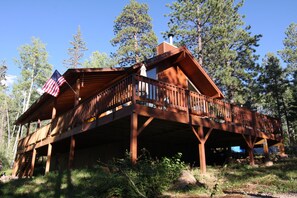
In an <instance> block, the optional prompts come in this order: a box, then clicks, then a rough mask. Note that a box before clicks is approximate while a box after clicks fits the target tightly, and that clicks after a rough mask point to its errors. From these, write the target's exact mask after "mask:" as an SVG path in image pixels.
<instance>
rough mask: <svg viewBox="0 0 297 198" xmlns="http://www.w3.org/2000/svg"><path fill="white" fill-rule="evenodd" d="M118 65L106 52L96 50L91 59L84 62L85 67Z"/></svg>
mask: <svg viewBox="0 0 297 198" xmlns="http://www.w3.org/2000/svg"><path fill="white" fill-rule="evenodd" d="M115 65H116V63H115V60H114V59H112V58H110V57H109V56H108V55H107V54H106V53H100V52H99V51H95V52H93V53H92V55H91V56H90V58H89V60H86V61H85V62H84V63H83V67H85V68H111V67H114V66H115Z"/></svg>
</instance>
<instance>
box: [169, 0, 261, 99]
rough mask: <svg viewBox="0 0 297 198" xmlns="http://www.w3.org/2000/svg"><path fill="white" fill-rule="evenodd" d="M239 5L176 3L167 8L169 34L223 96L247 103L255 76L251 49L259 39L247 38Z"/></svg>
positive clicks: (230, 0)
mask: <svg viewBox="0 0 297 198" xmlns="http://www.w3.org/2000/svg"><path fill="white" fill-rule="evenodd" d="M242 5H243V1H240V2H239V3H237V4H235V1H234V0H227V1H220V0H206V1H205V0H186V1H184V0H177V1H175V2H173V3H172V4H171V5H168V7H169V8H170V9H171V10H172V11H171V13H170V14H168V15H167V16H169V17H170V21H169V23H168V25H169V30H168V31H167V32H166V33H165V34H166V35H167V34H168V33H172V34H174V35H175V37H176V44H177V45H186V46H187V48H189V49H190V50H191V51H192V53H193V54H194V56H195V57H196V58H198V61H199V63H200V64H201V65H202V66H203V67H204V68H205V69H206V70H207V72H208V73H209V74H210V76H211V77H212V79H213V80H214V81H215V82H216V84H217V85H218V86H219V87H220V88H221V90H222V91H223V93H224V94H225V95H226V98H227V100H229V101H232V102H237V103H241V104H243V103H245V102H247V99H248V97H247V96H250V95H251V93H252V91H251V86H252V84H253V82H254V78H255V76H256V75H257V73H258V72H257V70H258V68H257V65H256V64H255V61H256V60H257V59H258V56H257V55H255V47H257V46H258V41H259V39H260V37H261V35H254V36H253V35H251V32H250V28H251V27H250V26H246V27H243V25H244V23H243V20H242V18H243V16H241V15H240V14H239V13H238V10H239V8H241V7H242Z"/></svg>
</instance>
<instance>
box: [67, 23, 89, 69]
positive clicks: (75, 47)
mask: <svg viewBox="0 0 297 198" xmlns="http://www.w3.org/2000/svg"><path fill="white" fill-rule="evenodd" d="M70 44H71V47H70V48H69V49H68V55H69V59H67V60H64V65H65V66H66V67H67V68H78V67H79V66H81V64H82V63H81V62H80V61H81V59H82V57H83V56H84V51H86V50H88V49H87V47H86V43H85V42H84V40H83V38H82V34H81V31H80V26H78V28H77V33H76V34H75V35H73V41H71V42H70Z"/></svg>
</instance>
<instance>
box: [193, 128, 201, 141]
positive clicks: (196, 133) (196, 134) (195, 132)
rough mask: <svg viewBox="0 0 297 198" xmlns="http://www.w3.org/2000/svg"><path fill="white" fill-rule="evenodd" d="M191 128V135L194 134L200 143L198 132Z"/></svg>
mask: <svg viewBox="0 0 297 198" xmlns="http://www.w3.org/2000/svg"><path fill="white" fill-rule="evenodd" d="M191 128H192V131H193V133H194V134H195V136H196V137H197V139H198V141H199V142H201V141H202V140H201V138H200V136H199V134H198V132H197V131H196V129H195V128H194V127H193V126H192V127H191Z"/></svg>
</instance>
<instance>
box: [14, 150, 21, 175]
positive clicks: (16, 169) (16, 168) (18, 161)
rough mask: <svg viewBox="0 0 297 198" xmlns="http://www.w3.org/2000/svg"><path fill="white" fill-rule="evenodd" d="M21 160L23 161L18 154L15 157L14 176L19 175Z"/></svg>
mask: <svg viewBox="0 0 297 198" xmlns="http://www.w3.org/2000/svg"><path fill="white" fill-rule="evenodd" d="M20 161H21V155H20V154H17V155H16V158H15V161H14V164H13V171H12V176H13V177H15V176H17V172H18V169H19V166H20Z"/></svg>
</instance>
